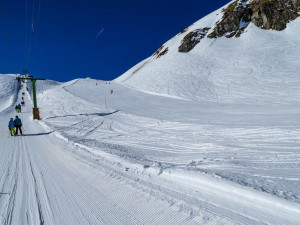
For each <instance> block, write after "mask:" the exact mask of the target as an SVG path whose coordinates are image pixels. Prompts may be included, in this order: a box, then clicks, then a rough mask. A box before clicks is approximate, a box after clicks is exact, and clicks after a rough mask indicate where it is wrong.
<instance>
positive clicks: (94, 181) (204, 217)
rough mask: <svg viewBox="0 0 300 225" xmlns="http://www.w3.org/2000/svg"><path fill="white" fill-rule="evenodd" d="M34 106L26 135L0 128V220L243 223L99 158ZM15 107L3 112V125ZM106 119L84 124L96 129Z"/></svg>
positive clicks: (26, 115)
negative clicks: (61, 134)
mask: <svg viewBox="0 0 300 225" xmlns="http://www.w3.org/2000/svg"><path fill="white" fill-rule="evenodd" d="M19 99H20V95H19ZM25 101H26V102H29V99H27V96H25ZM28 105H29V104H28ZM30 108H31V107H30V106H26V107H23V112H22V113H20V114H19V116H20V118H21V119H22V121H23V125H24V126H23V132H24V136H22V137H21V136H17V137H10V136H9V135H8V132H2V133H1V137H0V144H1V146H2V147H1V151H0V169H1V170H0V171H1V173H0V190H1V194H0V224H199V223H203V222H205V223H206V224H216V223H222V224H232V223H238V221H236V222H234V221H235V220H234V218H230V216H229V218H228V217H225V218H224V215H223V214H222V213H221V214H219V213H217V212H214V211H213V210H212V211H210V210H208V209H205V208H204V209H201V207H199V206H197V204H194V205H190V204H189V202H185V201H184V200H182V199H181V198H178V197H180V195H174V196H173V197H172V195H171V194H170V195H168V194H165V193H164V192H161V191H160V188H157V189H154V188H151V187H149V186H148V185H146V183H145V184H143V183H142V182H141V183H140V182H138V181H137V180H135V178H132V177H131V178H130V177H126V176H123V175H122V174H120V173H119V172H118V171H117V170H116V171H114V170H113V169H112V168H111V167H110V166H107V167H105V165H102V164H98V162H99V161H98V158H97V157H95V156H93V155H91V154H90V153H88V152H86V151H82V149H81V148H79V147H74V146H73V145H72V143H68V142H65V141H63V140H60V139H57V137H56V135H55V134H53V133H51V132H47V131H45V130H44V128H43V127H41V126H40V125H39V124H38V123H36V122H33V121H31V110H30ZM13 110H14V109H13V108H9V109H7V110H6V111H4V112H2V113H1V116H0V125H1V130H2V131H5V130H6V131H7V122H8V120H9V118H10V117H11V115H14V113H13ZM101 123H102V122H101V120H99V121H98V122H97V123H96V124H97V125H96V126H95V127H90V123H87V124H85V126H89V127H90V128H91V129H94V130H96V129H97V128H98V127H99V126H100V125H101ZM101 126H102V125H101ZM80 134H81V135H93V134H94V133H93V132H89V131H87V130H85V129H81V133H80ZM96 159H97V160H96ZM168 196H169V197H168ZM192 202H193V203H194V201H192ZM221 212H222V211H221ZM237 215H238V214H237ZM242 218H243V219H244V220H246V221H248V219H247V218H244V217H242Z"/></svg>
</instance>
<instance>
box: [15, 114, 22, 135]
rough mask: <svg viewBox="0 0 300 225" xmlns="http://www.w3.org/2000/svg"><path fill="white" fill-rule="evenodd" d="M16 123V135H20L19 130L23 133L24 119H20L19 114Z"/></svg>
mask: <svg viewBox="0 0 300 225" xmlns="http://www.w3.org/2000/svg"><path fill="white" fill-rule="evenodd" d="M14 123H15V127H16V135H18V130H20V134H21V135H23V133H22V128H21V127H22V121H21V120H20V118H19V117H18V116H16V119H15V121H14Z"/></svg>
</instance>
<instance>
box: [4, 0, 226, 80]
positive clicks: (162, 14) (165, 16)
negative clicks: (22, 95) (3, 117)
mask: <svg viewBox="0 0 300 225" xmlns="http://www.w3.org/2000/svg"><path fill="white" fill-rule="evenodd" d="M26 2H27V10H26ZM228 2H229V1H228V0H220V1H207V0H206V1H204V0H189V1H183V0H180V1H179V0H173V1H171V0H170V1H169V0H140V1H137V0H51V1H49V0H9V1H1V0H0V3H1V8H2V10H1V15H0V16H1V17H0V19H1V24H0V73H21V71H22V70H23V69H26V68H27V67H28V65H27V64H28V55H29V54H28V52H29V50H28V49H29V46H32V47H31V49H32V50H31V54H30V56H29V62H30V66H29V74H31V75H33V76H36V77H44V78H47V79H52V80H58V81H68V80H72V79H75V78H84V77H92V78H95V79H101V80H112V79H114V78H116V77H118V76H120V75H121V74H122V73H124V72H126V70H128V69H130V68H131V67H132V66H134V65H135V64H137V63H138V62H140V61H141V60H143V59H145V58H147V57H148V56H150V55H151V54H153V52H155V51H156V50H157V49H158V48H159V47H160V46H161V45H162V44H163V43H165V42H166V41H168V40H169V39H170V38H172V37H173V36H174V35H176V34H177V33H178V32H180V31H181V30H183V29H184V28H186V27H188V26H189V25H191V24H192V23H194V22H195V21H197V20H199V19H200V18H202V17H203V16H205V15H207V14H209V13H210V12H212V11H214V10H216V9H218V8H220V7H221V6H223V5H225V4H226V3H228ZM34 3H35V7H34V13H32V12H33V5H34ZM39 6H40V10H38V9H39ZM26 12H27V17H26ZM39 13H40V14H39ZM32 15H34V16H33V17H32ZM38 15H39V16H38ZM26 18H27V23H26ZM32 18H34V19H33V21H34V23H33V26H32ZM3 19H4V23H3ZM26 24H27V25H26ZM32 27H33V28H32ZM32 29H33V30H34V34H32ZM30 36H31V40H32V41H31V43H32V44H31V45H30V44H29V43H30ZM9 46H10V47H9Z"/></svg>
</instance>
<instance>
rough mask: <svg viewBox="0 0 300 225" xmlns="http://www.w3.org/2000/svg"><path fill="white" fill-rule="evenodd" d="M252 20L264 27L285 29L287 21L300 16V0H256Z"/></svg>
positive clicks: (253, 4) (253, 2) (251, 4)
mask: <svg viewBox="0 0 300 225" xmlns="http://www.w3.org/2000/svg"><path fill="white" fill-rule="evenodd" d="M250 7H251V8H252V10H253V14H252V17H251V22H252V23H254V24H255V25H256V26H258V27H260V28H262V29H272V30H278V31H281V30H284V29H285V28H286V25H287V23H289V22H290V21H292V20H295V19H296V18H297V17H298V16H300V14H299V12H300V0H272V1H270V0H269V1H267V0H260V1H258V0H255V1H252V2H251V3H250Z"/></svg>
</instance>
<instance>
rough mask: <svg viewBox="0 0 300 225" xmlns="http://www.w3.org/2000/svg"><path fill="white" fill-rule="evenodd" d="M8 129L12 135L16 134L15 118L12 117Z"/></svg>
mask: <svg viewBox="0 0 300 225" xmlns="http://www.w3.org/2000/svg"><path fill="white" fill-rule="evenodd" d="M8 129H9V132H10V136H14V135H16V131H15V122H14V119H13V118H10V121H9V122H8Z"/></svg>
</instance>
